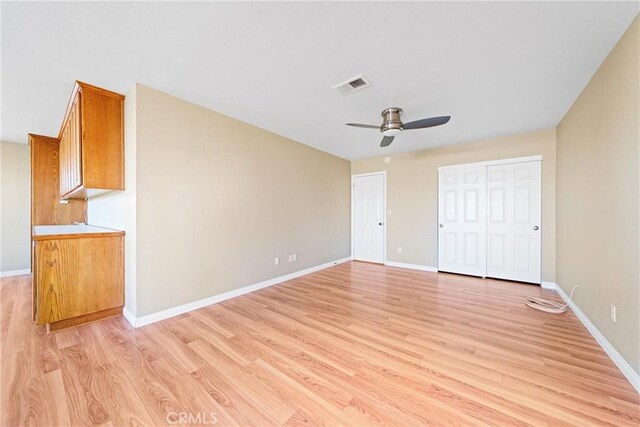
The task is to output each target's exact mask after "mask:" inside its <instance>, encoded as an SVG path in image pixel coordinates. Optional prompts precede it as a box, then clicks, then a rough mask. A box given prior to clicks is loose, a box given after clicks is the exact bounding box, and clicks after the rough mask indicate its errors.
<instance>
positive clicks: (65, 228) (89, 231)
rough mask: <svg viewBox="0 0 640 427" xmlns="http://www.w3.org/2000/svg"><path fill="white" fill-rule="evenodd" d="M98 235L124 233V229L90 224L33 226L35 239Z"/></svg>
mask: <svg viewBox="0 0 640 427" xmlns="http://www.w3.org/2000/svg"><path fill="white" fill-rule="evenodd" d="M96 235H98V236H107V235H124V231H121V230H114V229H112V228H105V227H98V226H95V225H88V224H74V225H36V226H34V227H33V238H34V239H35V240H39V239H52V238H68V237H94V236H96Z"/></svg>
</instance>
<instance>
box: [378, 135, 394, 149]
mask: <svg viewBox="0 0 640 427" xmlns="http://www.w3.org/2000/svg"><path fill="white" fill-rule="evenodd" d="M393 138H394V137H393V136H385V137H384V138H382V141H381V142H380V147H388V146H389V145H391V143H392V142H393Z"/></svg>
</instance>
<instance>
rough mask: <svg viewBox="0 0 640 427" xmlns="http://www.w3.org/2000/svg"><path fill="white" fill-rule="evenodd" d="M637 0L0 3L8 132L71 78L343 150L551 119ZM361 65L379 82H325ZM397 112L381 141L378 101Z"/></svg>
mask: <svg viewBox="0 0 640 427" xmlns="http://www.w3.org/2000/svg"><path fill="white" fill-rule="evenodd" d="M638 8H639V6H638V2H563V3H556V2H527V3H523V2H520V3H518V2H509V3H484V2H455V3H444V2H425V3H388V2H385V3H382V2H354V3H342V2H301V3H274V2H260V3H246V2H239V3H189V4H185V3H181V4H180V3H164V2H156V3H136V2H117V3H92V2H87V3H80V2H69V3H21V2H16V3H13V2H3V3H2V95H1V102H2V105H1V107H2V113H1V117H2V123H1V125H2V129H1V131H2V133H1V135H0V136H1V138H2V139H3V140H5V141H11V142H22V143H24V142H26V134H27V132H33V133H39V134H45V135H56V134H57V131H58V128H59V126H60V122H61V121H62V116H63V114H64V110H65V106H66V103H67V100H68V97H69V94H70V91H71V88H72V85H73V81H74V80H76V79H78V80H82V81H86V82H88V83H92V84H96V85H98V86H102V87H105V88H107V89H111V90H115V91H118V92H121V93H126V92H127V91H128V90H129V88H130V87H131V86H132V85H133V83H134V82H139V83H142V84H145V85H148V86H151V87H153V88H156V89H159V90H162V91H165V92H168V93H170V94H172V95H175V96H178V97H180V98H184V99H186V100H189V101H191V102H195V103H197V104H200V105H203V106H206V107H208V108H211V109H213V110H216V111H219V112H221V113H224V114H227V115H229V116H232V117H235V118H238V119H240V120H243V121H246V122H248V123H251V124H254V125H256V126H259V127H261V128H264V129H267V130H270V131H272V132H275V133H278V134H280V135H283V136H286V137H289V138H292V139H294V140H297V141H299V142H302V143H304V144H307V145H310V146H313V147H317V148H319V149H321V150H324V151H327V152H330V153H333V154H335V155H338V156H340V157H344V158H346V159H357V158H364V157H371V156H378V155H384V154H388V153H397V152H402V151H411V150H418V149H422V148H427V147H433V146H438V145H445V144H452V143H457V142H463V141H468V140H473V139H478V138H484V137H492V136H498V135H505V134H513V133H519V132H526V131H531V130H537V129H542V128H549V127H552V126H555V125H556V124H557V123H558V122H559V120H560V119H561V118H562V116H563V115H564V113H565V112H566V111H567V109H568V108H569V107H570V105H571V104H572V103H573V101H574V100H575V99H576V97H577V96H578V95H579V93H580V91H581V90H582V89H583V87H584V86H585V85H586V83H587V82H588V81H589V79H590V78H591V76H592V75H593V74H594V72H595V71H596V69H597V68H598V66H599V65H600V64H601V63H602V61H603V60H604V58H605V57H606V55H607V54H608V53H609V51H610V50H611V49H612V47H613V46H614V45H615V43H616V42H617V40H618V39H619V38H620V36H621V35H622V33H623V32H624V31H625V29H626V28H627V27H628V26H629V24H630V23H631V21H632V20H633V18H634V17H635V15H637V14H638ZM360 73H364V74H365V75H366V76H367V77H368V78H369V79H370V80H371V82H372V83H373V86H372V87H370V88H367V89H364V90H362V91H359V92H356V93H354V94H351V95H347V96H342V95H340V94H339V93H338V92H337V91H335V90H332V89H331V87H332V86H333V85H334V84H336V83H339V82H342V81H344V80H346V79H348V78H350V77H353V76H355V75H357V74H360ZM390 106H399V107H402V108H403V109H404V110H405V115H404V119H405V121H411V120H416V119H420V118H424V117H430V116H439V115H451V116H452V119H451V121H450V122H449V124H447V125H444V126H441V127H438V128H432V129H425V130H413V131H405V132H404V133H403V134H402V135H400V136H399V137H397V138H396V141H395V142H394V143H393V144H392V145H391V146H390V147H389V148H386V149H382V148H380V147H379V142H380V139H381V135H380V134H379V133H378V132H377V131H376V130H369V129H357V128H350V127H347V126H345V125H344V123H345V122H360V123H370V124H379V122H380V111H381V110H383V109H384V108H386V107H390Z"/></svg>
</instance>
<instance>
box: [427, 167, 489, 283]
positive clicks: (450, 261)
mask: <svg viewBox="0 0 640 427" xmlns="http://www.w3.org/2000/svg"><path fill="white" fill-rule="evenodd" d="M486 212H487V210H486V167H485V166H467V167H460V168H443V169H442V170H441V171H440V172H439V185H438V227H439V228H438V230H439V232H438V270H440V271H447V272H451V273H461V274H469V275H474V276H481V277H483V276H484V275H485V271H486Z"/></svg>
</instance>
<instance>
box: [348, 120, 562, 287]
mask: <svg viewBox="0 0 640 427" xmlns="http://www.w3.org/2000/svg"><path fill="white" fill-rule="evenodd" d="M532 155H542V156H543V159H542V280H544V281H550V282H553V281H554V280H555V172H556V136H555V130H554V129H551V130H544V131H539V132H533V133H527V134H522V135H515V136H507V137H501V138H492V139H486V140H480V141H476V142H471V143H466V144H459V145H450V146H446V147H441V148H435V149H429V150H422V151H414V152H410V153H403V154H396V155H392V156H390V157H391V162H390V163H389V164H385V162H384V157H376V158H372V159H366V160H357V161H354V162H352V163H351V173H352V174H354V175H355V174H360V173H366V172H376V171H383V170H385V171H387V209H388V210H390V211H391V215H390V216H389V217H388V218H387V260H388V261H395V262H402V263H408V264H418V265H423V266H429V267H436V266H437V265H438V246H437V242H438V240H437V237H438V226H437V221H438V210H437V206H438V167H439V166H448V165H456V164H462V163H472V162H481V161H487V160H498V159H507V158H513V157H523V156H532ZM398 247H401V248H402V253H401V254H398V253H397V248H398Z"/></svg>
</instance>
